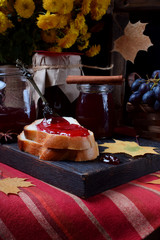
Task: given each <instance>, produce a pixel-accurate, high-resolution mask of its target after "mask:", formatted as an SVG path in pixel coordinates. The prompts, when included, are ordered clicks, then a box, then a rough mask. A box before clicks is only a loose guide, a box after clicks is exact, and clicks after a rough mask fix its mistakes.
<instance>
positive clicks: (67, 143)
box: [24, 117, 95, 150]
mask: <svg viewBox="0 0 160 240" xmlns="http://www.w3.org/2000/svg"><path fill="white" fill-rule="evenodd" d="M63 118H64V119H66V120H67V121H68V122H69V123H70V124H77V125H80V124H79V123H78V122H77V120H76V119H74V118H72V117H63ZM42 121H43V119H39V120H36V121H34V122H33V123H32V124H30V125H26V126H25V127H24V134H25V137H26V138H27V139H29V140H32V141H34V142H38V143H41V144H43V147H46V148H54V149H71V150H85V149H89V148H92V147H94V145H95V138H94V134H93V132H91V131H89V135H88V136H75V137H70V136H65V135H58V134H50V133H47V132H45V131H39V130H38V128H37V126H36V125H37V124H39V123H41V122H42Z"/></svg>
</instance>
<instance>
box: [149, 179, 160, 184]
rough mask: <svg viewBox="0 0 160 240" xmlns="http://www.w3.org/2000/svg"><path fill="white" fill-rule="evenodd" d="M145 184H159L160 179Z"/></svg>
mask: <svg viewBox="0 0 160 240" xmlns="http://www.w3.org/2000/svg"><path fill="white" fill-rule="evenodd" d="M146 183H152V184H160V179H156V180H153V181H150V182H146Z"/></svg>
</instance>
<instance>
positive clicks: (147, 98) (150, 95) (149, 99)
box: [142, 90, 155, 105]
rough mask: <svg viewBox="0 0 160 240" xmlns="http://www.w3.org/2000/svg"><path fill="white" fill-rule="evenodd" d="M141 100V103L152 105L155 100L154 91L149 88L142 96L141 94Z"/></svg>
mask: <svg viewBox="0 0 160 240" xmlns="http://www.w3.org/2000/svg"><path fill="white" fill-rule="evenodd" d="M142 102H143V103H147V104H149V105H153V104H154V102H155V93H154V91H153V90H150V91H148V92H146V93H145V94H144V95H143V96H142Z"/></svg>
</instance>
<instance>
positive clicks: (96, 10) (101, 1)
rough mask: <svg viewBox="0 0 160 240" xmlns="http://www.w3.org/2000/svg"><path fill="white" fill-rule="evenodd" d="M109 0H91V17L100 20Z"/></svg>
mask: <svg viewBox="0 0 160 240" xmlns="http://www.w3.org/2000/svg"><path fill="white" fill-rule="evenodd" d="M110 3H111V0H92V2H91V17H92V19H93V20H96V21H98V20H100V19H101V18H102V17H103V16H104V15H105V14H106V11H107V9H108V7H109V4H110Z"/></svg>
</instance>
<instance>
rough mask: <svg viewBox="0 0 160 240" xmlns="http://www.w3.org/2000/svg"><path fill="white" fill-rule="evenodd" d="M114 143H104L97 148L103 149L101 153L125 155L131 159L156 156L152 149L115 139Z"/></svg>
mask: <svg viewBox="0 0 160 240" xmlns="http://www.w3.org/2000/svg"><path fill="white" fill-rule="evenodd" d="M114 141H115V142H114V143H108V142H105V143H103V144H99V146H101V147H105V149H104V150H103V153H126V154H129V155H131V156H132V157H135V156H142V155H144V154H146V153H152V154H158V153H157V152H156V151H155V150H154V147H145V146H140V145H138V144H137V143H136V142H133V141H120V140H115V139H114Z"/></svg>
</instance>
